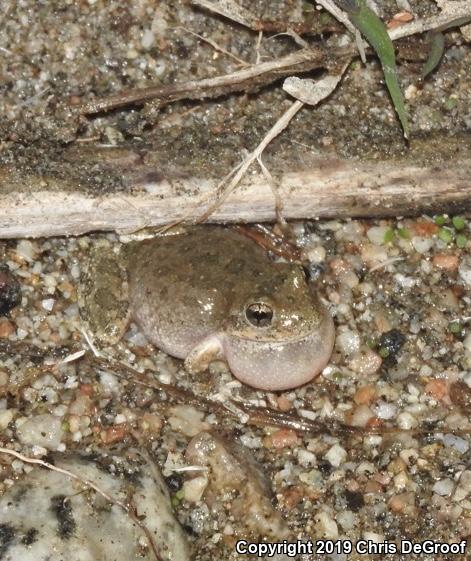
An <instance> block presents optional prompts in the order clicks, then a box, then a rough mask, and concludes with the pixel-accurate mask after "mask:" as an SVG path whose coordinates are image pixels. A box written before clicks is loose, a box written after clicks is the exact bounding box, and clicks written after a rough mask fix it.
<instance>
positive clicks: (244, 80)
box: [73, 0, 471, 115]
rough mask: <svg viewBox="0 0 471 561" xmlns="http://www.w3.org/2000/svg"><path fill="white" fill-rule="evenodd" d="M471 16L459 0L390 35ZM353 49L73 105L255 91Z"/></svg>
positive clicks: (310, 52)
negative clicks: (452, 7) (439, 12)
mask: <svg viewBox="0 0 471 561" xmlns="http://www.w3.org/2000/svg"><path fill="white" fill-rule="evenodd" d="M324 1H325V0H324ZM470 19H471V9H470V7H469V2H468V1H465V2H459V5H458V6H456V7H455V8H454V9H453V10H447V11H445V10H444V11H443V12H442V13H441V14H438V15H435V16H430V17H428V18H424V19H422V20H415V21H412V22H410V23H407V24H405V25H402V26H400V27H397V28H396V29H392V30H391V31H390V37H391V39H392V40H393V41H394V40H397V39H401V38H403V37H409V36H411V35H415V34H417V33H423V32H424V31H428V30H430V29H447V28H449V27H452V26H459V25H463V24H464V23H465V22H466V21H468V20H470ZM368 51H369V49H368ZM354 53H355V47H354V46H352V45H351V46H348V47H343V48H341V49H336V50H332V49H331V50H329V51H327V50H324V49H302V50H300V51H297V52H295V53H293V54H290V55H287V56H285V57H282V58H280V59H277V60H272V61H268V62H263V63H260V64H256V65H254V66H251V67H249V68H244V69H242V70H239V71H237V72H232V73H230V74H224V75H222V76H216V77H214V78H204V79H203V80H190V81H188V82H182V83H180V84H175V85H174V84H172V85H169V86H150V87H148V88H141V89H134V90H131V91H128V92H121V93H118V94H114V95H111V96H108V97H104V98H101V99H96V100H91V101H88V102H85V103H84V104H81V105H75V106H73V107H74V108H75V109H76V110H77V111H78V112H79V113H81V114H84V115H92V114H95V113H100V112H102V111H110V110H112V109H117V108H120V107H125V106H126V105H142V104H144V103H146V102H147V101H150V100H152V99H158V100H159V101H160V102H161V104H162V105H165V104H168V103H172V102H174V101H178V100H181V99H205V98H215V97H219V96H221V95H225V94H229V93H233V92H240V91H254V90H256V89H257V88H259V87H261V86H263V85H267V84H270V83H272V82H274V81H275V80H277V79H279V78H281V77H285V76H291V75H294V74H298V73H300V72H307V71H310V70H313V69H315V68H326V67H329V66H333V65H334V64H335V63H342V61H343V60H344V59H345V58H346V57H350V56H352V55H353V54H354Z"/></svg>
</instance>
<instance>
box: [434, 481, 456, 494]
mask: <svg viewBox="0 0 471 561" xmlns="http://www.w3.org/2000/svg"><path fill="white" fill-rule="evenodd" d="M454 488H455V483H454V482H453V481H452V480H451V479H439V480H438V481H436V482H435V484H434V485H433V487H432V491H433V492H434V493H437V495H440V496H442V497H447V496H449V495H451V493H452V492H453V489H454Z"/></svg>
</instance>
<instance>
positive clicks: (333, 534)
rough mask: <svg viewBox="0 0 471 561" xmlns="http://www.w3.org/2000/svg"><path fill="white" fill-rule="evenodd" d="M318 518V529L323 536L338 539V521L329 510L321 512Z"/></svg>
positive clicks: (328, 538)
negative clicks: (328, 512)
mask: <svg viewBox="0 0 471 561" xmlns="http://www.w3.org/2000/svg"><path fill="white" fill-rule="evenodd" d="M316 519H317V524H316V530H317V532H318V533H319V535H320V536H322V538H324V539H327V540H336V539H337V538H338V537H339V530H338V527H337V523H336V522H335V520H334V519H333V518H332V517H331V516H330V515H329V514H327V512H319V514H318V515H317V516H316Z"/></svg>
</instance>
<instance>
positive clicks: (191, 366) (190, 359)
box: [185, 332, 224, 374]
mask: <svg viewBox="0 0 471 561" xmlns="http://www.w3.org/2000/svg"><path fill="white" fill-rule="evenodd" d="M223 339H224V335H223V334H222V333H221V332H216V333H212V334H211V335H208V337H205V338H204V339H202V340H201V341H200V342H199V343H198V344H197V345H196V346H195V347H193V348H192V349H191V351H190V352H189V353H188V355H187V357H186V358H185V368H186V369H187V370H188V372H189V373H190V374H196V373H198V372H204V371H205V370H207V369H208V367H209V365H210V363H211V362H213V361H214V360H223V359H224V349H223Z"/></svg>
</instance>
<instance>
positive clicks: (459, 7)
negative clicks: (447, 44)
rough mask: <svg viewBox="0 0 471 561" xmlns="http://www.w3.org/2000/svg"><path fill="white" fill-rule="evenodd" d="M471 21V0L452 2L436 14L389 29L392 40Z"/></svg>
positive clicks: (441, 29)
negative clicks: (470, 0)
mask: <svg viewBox="0 0 471 561" xmlns="http://www.w3.org/2000/svg"><path fill="white" fill-rule="evenodd" d="M470 21H471V3H470V2H469V0H465V1H464V2H450V3H448V4H447V8H445V6H444V8H443V10H442V11H441V12H440V13H439V14H437V15H434V16H430V17H428V18H423V19H417V20H413V21H411V22H409V23H405V24H404V25H400V26H399V27H396V28H394V29H391V31H389V36H390V37H391V40H392V41H395V40H397V39H402V38H403V37H409V36H410V35H415V34H416V33H424V32H425V31H430V30H432V29H433V30H437V31H443V30H445V29H449V28H450V27H457V26H461V25H464V24H465V23H467V22H470Z"/></svg>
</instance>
